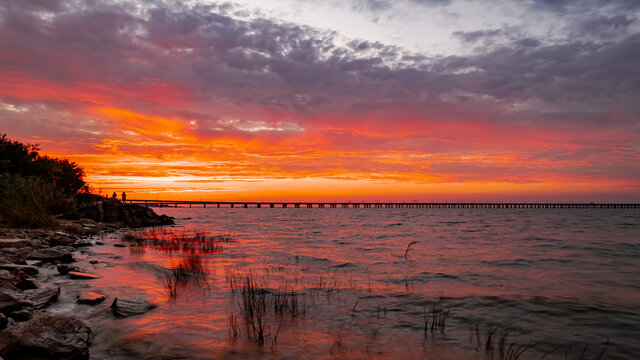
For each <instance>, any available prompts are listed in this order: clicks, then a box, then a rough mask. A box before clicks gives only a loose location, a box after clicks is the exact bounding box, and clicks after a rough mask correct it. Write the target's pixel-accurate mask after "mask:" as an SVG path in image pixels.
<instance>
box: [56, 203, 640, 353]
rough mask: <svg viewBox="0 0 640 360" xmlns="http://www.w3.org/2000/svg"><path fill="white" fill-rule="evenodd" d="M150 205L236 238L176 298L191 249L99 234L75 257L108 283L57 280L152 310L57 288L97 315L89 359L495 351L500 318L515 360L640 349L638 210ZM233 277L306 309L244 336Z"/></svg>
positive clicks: (63, 305)
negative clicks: (93, 302)
mask: <svg viewBox="0 0 640 360" xmlns="http://www.w3.org/2000/svg"><path fill="white" fill-rule="evenodd" d="M157 210H158V212H160V213H166V214H167V215H170V216H174V217H176V219H177V221H176V222H177V225H176V227H174V228H173V230H180V229H187V230H188V231H192V230H193V229H198V230H200V231H203V232H207V233H209V234H230V235H231V237H232V238H233V239H234V241H233V242H224V243H221V244H220V245H221V248H222V249H221V251H216V252H209V253H201V254H197V256H198V258H199V259H201V260H202V264H204V266H206V268H207V272H206V274H205V275H203V276H201V277H198V278H197V279H196V280H197V281H190V282H188V283H187V284H181V285H180V286H179V287H178V288H177V289H176V294H177V295H176V296H169V293H168V291H167V288H166V280H167V279H168V278H170V277H171V269H172V268H175V267H176V266H178V265H179V264H180V262H181V261H184V259H185V258H186V257H188V256H190V254H185V253H182V252H180V251H177V252H173V253H167V252H165V251H162V250H160V249H157V248H153V247H148V248H145V249H138V250H136V249H137V247H131V246H128V247H125V248H119V247H113V246H112V245H111V244H112V243H113V242H117V241H118V240H117V239H106V240H105V242H107V244H106V245H105V246H96V247H93V248H91V249H89V250H85V251H86V252H85V253H84V254H81V255H79V256H78V257H80V258H83V259H84V260H83V261H84V265H86V266H85V267H86V268H87V270H90V271H92V272H93V273H96V274H98V275H100V276H101V279H98V280H91V281H75V282H71V283H70V282H68V281H66V280H63V279H59V280H58V281H59V282H60V283H61V284H63V285H64V286H65V287H67V288H68V291H66V293H67V294H73V293H74V291H78V290H79V289H85V288H86V289H90V290H93V291H101V292H103V293H105V295H107V296H108V299H107V302H109V303H110V301H111V300H112V299H113V298H114V297H115V296H119V297H141V298H145V299H148V300H150V301H153V302H155V303H157V304H158V305H159V306H158V308H156V309H154V310H152V311H150V312H148V313H147V314H145V315H141V316H137V317H132V318H126V319H115V320H114V319H113V317H112V316H111V315H110V314H109V313H108V311H107V307H108V305H109V304H107V303H105V304H103V305H101V306H97V307H89V306H86V305H77V304H73V303H72V299H66V300H65V298H64V293H63V299H62V300H61V301H60V302H59V304H58V305H56V306H57V307H56V308H55V311H59V312H76V313H79V314H81V315H82V316H84V317H86V318H88V319H89V322H90V323H91V325H92V327H93V328H94V335H95V338H94V339H93V345H92V349H91V352H92V357H94V358H140V357H142V358H150V359H151V358H154V359H155V358H157V359H160V358H176V359H177V358H203V359H206V358H334V357H335V358H349V359H353V358H398V357H404V358H425V357H429V358H436V359H437V358H440V359H459V358H468V359H486V358H491V356H490V355H487V353H486V351H485V340H486V337H487V334H488V332H490V331H491V330H492V329H496V333H497V334H498V333H500V332H502V331H504V329H510V333H509V335H508V337H507V338H506V340H505V343H506V345H505V348H506V347H507V346H508V345H509V344H511V343H517V344H535V346H533V347H532V348H530V349H529V350H527V351H525V352H524V353H523V355H522V356H521V357H520V358H521V359H539V358H541V357H543V356H544V355H545V354H547V353H549V352H550V354H549V355H547V356H546V357H545V358H546V359H563V358H565V353H566V354H568V355H567V358H568V359H574V358H575V359H578V358H579V357H580V354H581V353H582V351H584V358H588V359H591V358H596V357H597V356H598V355H599V354H600V353H601V352H602V351H605V353H604V356H603V358H605V359H635V358H637V356H638V354H640V344H639V343H638V342H637V339H638V338H640V267H639V266H638V265H639V264H640V240H639V239H640V216H639V214H638V211H637V210H614V209H294V208H287V209H278V208H274V209H252V208H248V209H244V208H240V209H238V208H236V209H230V208H226V209H218V208H215V209H211V208H206V209H202V208H191V209H190V208H175V209H174V208H163V209H157ZM185 218H188V219H186V220H185ZM410 244H411V245H410ZM128 245H129V244H128ZM409 245H410V246H409ZM407 248H408V250H407ZM142 250H144V251H142ZM96 258H97V259H99V260H100V263H97V264H89V263H87V261H88V260H92V259H96ZM51 276H54V275H51ZM234 277H235V278H237V279H246V277H250V278H251V279H253V280H255V281H257V282H258V283H259V285H260V286H261V287H262V288H264V289H267V290H268V291H269V293H268V294H267V295H266V296H267V300H268V301H273V296H274V294H277V293H279V292H280V293H294V294H295V298H296V301H297V310H298V311H297V314H291V313H284V314H279V313H277V312H274V311H273V309H270V310H268V311H267V314H266V315H265V316H266V320H265V327H266V330H265V332H266V333H267V335H269V336H270V337H269V338H268V339H267V341H265V343H264V344H263V345H259V344H257V343H256V341H255V339H249V338H248V334H249V333H250V332H251V330H250V329H246V325H245V324H244V321H243V317H242V296H241V295H239V294H237V293H236V294H233V292H232V291H231V290H232V289H231V288H230V283H229V279H233V278H234ZM67 296H72V295H67ZM440 298H442V309H443V312H444V311H448V312H449V315H448V317H447V320H446V326H445V328H444V329H440V330H444V331H443V332H441V331H439V330H438V329H436V331H430V329H429V328H428V329H427V330H428V331H427V332H426V334H425V326H424V320H425V316H427V318H428V320H432V319H431V318H430V316H431V315H429V313H430V311H431V310H432V308H433V304H434V302H435V301H437V300H438V299H440ZM232 314H233V316H234V319H236V320H235V321H237V329H236V330H239V332H240V334H239V335H237V336H235V338H234V334H233V324H234V322H233V321H234V320H231V321H230V318H229V317H230V315H232ZM425 314H426V315H425ZM476 329H478V331H477V332H476ZM276 335H277V336H276ZM425 335H426V336H425ZM274 338H275V339H276V341H275V342H274ZM478 341H480V342H481V345H480V346H478ZM585 345H586V349H585ZM493 357H494V358H500V355H499V354H498V353H497V351H496V353H495V354H494V355H493Z"/></svg>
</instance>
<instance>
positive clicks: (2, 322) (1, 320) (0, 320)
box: [0, 313, 9, 330]
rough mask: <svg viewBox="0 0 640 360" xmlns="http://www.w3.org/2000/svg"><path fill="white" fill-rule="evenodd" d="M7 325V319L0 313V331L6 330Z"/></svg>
mask: <svg viewBox="0 0 640 360" xmlns="http://www.w3.org/2000/svg"><path fill="white" fill-rule="evenodd" d="M8 323H9V319H7V317H6V316H4V314H3V313H0V330H2V329H4V328H6V327H7V324H8Z"/></svg>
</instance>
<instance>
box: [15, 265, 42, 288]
mask: <svg viewBox="0 0 640 360" xmlns="http://www.w3.org/2000/svg"><path fill="white" fill-rule="evenodd" d="M11 273H12V274H13V276H15V280H14V281H13V285H14V286H15V287H17V288H18V289H20V290H28V289H37V288H38V284H37V283H36V281H35V279H32V278H30V277H29V275H27V274H26V273H25V272H23V271H20V270H13V271H12V272H11Z"/></svg>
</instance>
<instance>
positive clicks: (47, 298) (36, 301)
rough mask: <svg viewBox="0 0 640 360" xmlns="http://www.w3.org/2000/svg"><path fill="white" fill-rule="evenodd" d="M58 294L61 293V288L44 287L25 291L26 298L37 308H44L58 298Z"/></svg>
mask: <svg viewBox="0 0 640 360" xmlns="http://www.w3.org/2000/svg"><path fill="white" fill-rule="evenodd" d="M58 295H60V288H57V289H55V288H43V289H33V290H25V291H24V296H25V298H26V299H27V301H29V302H30V303H31V306H32V307H33V308H35V309H40V308H43V307H45V306H47V305H49V304H51V303H52V302H54V301H56V300H58Z"/></svg>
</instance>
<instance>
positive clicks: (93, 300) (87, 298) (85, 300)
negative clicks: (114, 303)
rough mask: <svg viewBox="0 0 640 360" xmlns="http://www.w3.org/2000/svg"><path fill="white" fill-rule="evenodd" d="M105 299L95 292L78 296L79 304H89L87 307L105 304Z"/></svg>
mask: <svg viewBox="0 0 640 360" xmlns="http://www.w3.org/2000/svg"><path fill="white" fill-rule="evenodd" d="M104 299H105V297H104V295H102V294H100V293H95V292H84V293H82V294H80V295H78V300H77V301H78V304H87V305H95V304H98V303H101V302H103V301H104Z"/></svg>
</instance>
